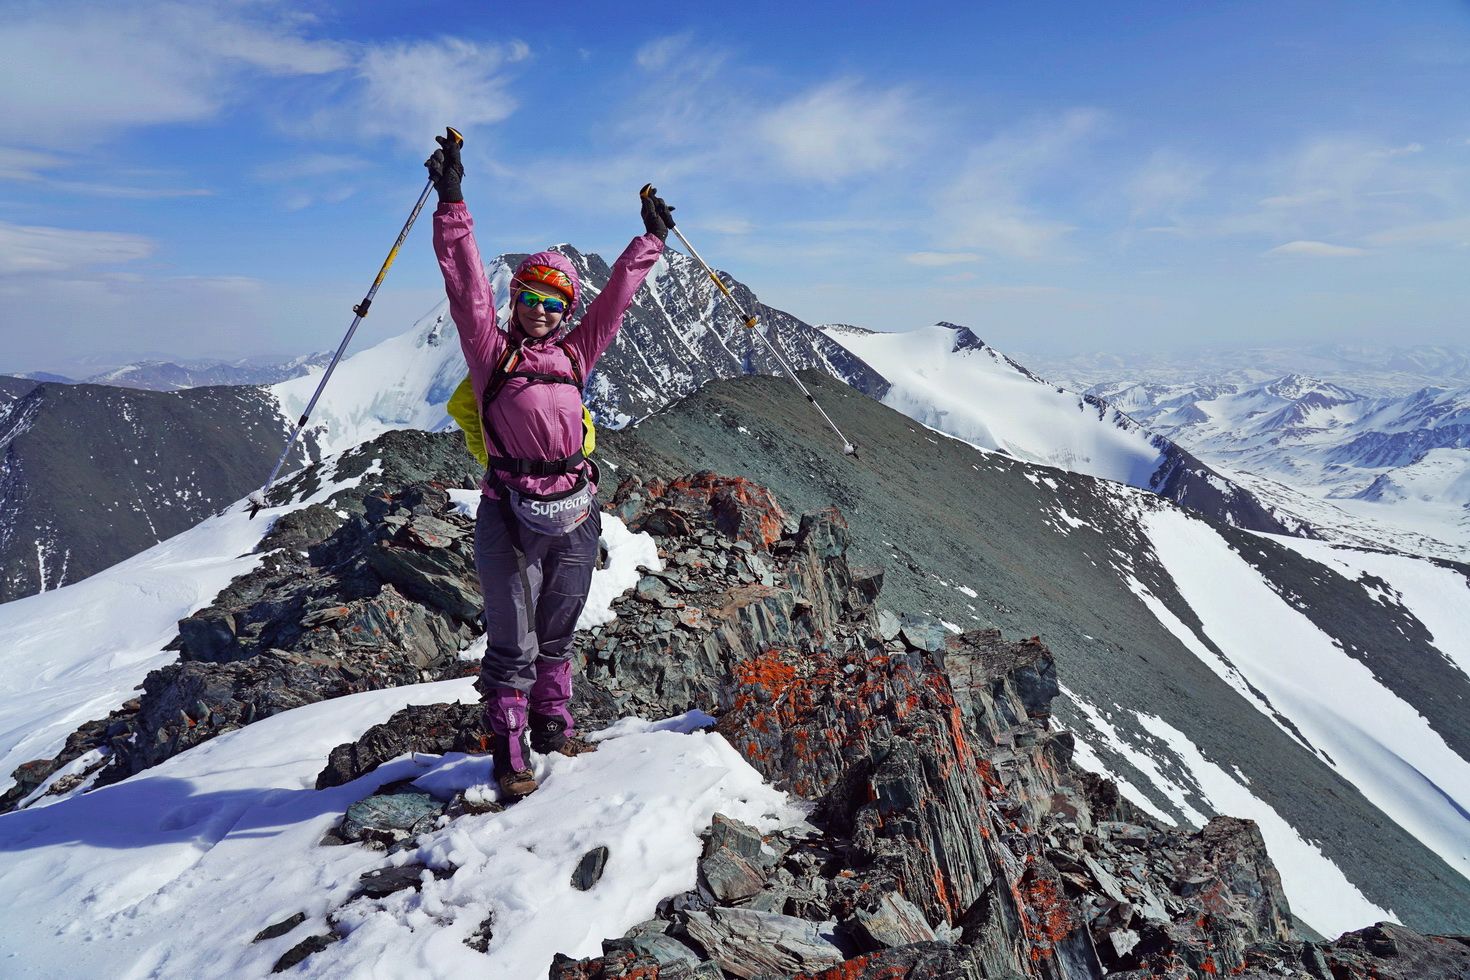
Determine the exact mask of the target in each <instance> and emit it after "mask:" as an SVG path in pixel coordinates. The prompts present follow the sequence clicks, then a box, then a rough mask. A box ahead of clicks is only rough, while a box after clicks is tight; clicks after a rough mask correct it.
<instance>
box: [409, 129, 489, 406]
mask: <svg viewBox="0 0 1470 980" xmlns="http://www.w3.org/2000/svg"><path fill="white" fill-rule="evenodd" d="M435 139H436V140H438V141H439V149H437V150H435V151H434V155H433V156H431V157H429V159H428V160H426V161H424V166H425V167H427V168H428V169H429V178H430V179H431V180H433V182H434V187H435V189H436V190H438V192H439V208H438V210H436V211H435V212H434V255H435V256H436V257H437V258H438V259H439V270H440V271H441V272H443V273H444V291H445V293H447V294H448V296H449V315H450V316H451V317H453V318H454V325H455V327H457V328H458V332H459V344H460V347H462V348H463V349H464V359H465V361H466V362H467V363H468V364H469V365H470V367H472V368H474V369H475V371H476V373H478V374H479V375H480V376H481V377H482V378H484V377H486V376H488V375H489V373H490V372H491V371H492V370H494V368H495V363H496V361H498V360H499V358H500V355H501V353H502V351H504V349H505V334H503V333H501V332H500V328H499V326H497V325H496V322H495V293H494V291H493V290H491V288H490V280H489V279H487V278H486V277H485V266H484V264H483V263H482V262H481V261H480V247H479V246H478V245H476V244H475V219H474V218H471V217H470V212H469V209H468V208H466V207H465V203H464V194H463V193H462V192H461V191H460V181H461V180H462V179H463V177H464V165H463V164H462V163H460V159H459V140H458V134H456V133H455V132H454V130H452V129H451V130H449V131H448V134H447V135H446V136H436V137H435Z"/></svg>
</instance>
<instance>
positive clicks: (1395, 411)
mask: <svg viewBox="0 0 1470 980" xmlns="http://www.w3.org/2000/svg"><path fill="white" fill-rule="evenodd" d="M1088 395H1089V396H1093V397H1097V398H1100V399H1102V400H1104V401H1106V402H1107V403H1108V404H1110V405H1113V406H1115V407H1117V408H1119V409H1120V410H1122V411H1125V412H1127V413H1128V414H1129V415H1130V416H1132V417H1133V418H1136V419H1138V420H1139V421H1141V422H1143V423H1144V424H1145V425H1147V426H1149V427H1150V428H1151V429H1154V430H1155V431H1157V432H1160V433H1162V434H1164V435H1166V436H1168V437H1169V438H1170V439H1171V440H1174V441H1175V442H1177V443H1178V444H1180V445H1182V446H1185V447H1188V449H1189V451H1190V452H1193V453H1195V454H1197V455H1198V456H1200V457H1202V458H1204V459H1206V460H1209V461H1210V462H1212V463H1214V464H1216V465H1219V466H1221V467H1223V468H1224V469H1225V470H1226V471H1227V472H1230V473H1232V474H1235V475H1237V477H1241V478H1243V474H1254V475H1255V476H1256V477H1259V478H1263V479H1267V480H1272V481H1276V482H1279V483H1282V484H1286V485H1288V486H1291V487H1295V488H1297V489H1299V490H1301V491H1304V492H1306V493H1308V494H1313V495H1316V496H1318V497H1320V498H1322V499H1323V500H1326V501H1330V502H1331V503H1332V504H1334V505H1336V506H1338V507H1340V508H1345V509H1347V510H1348V511H1350V512H1351V513H1353V514H1355V515H1357V516H1358V517H1360V518H1364V519H1372V520H1376V521H1381V522H1387V523H1388V524H1390V525H1395V524H1402V526H1404V527H1405V528H1407V529H1409V530H1411V531H1413V532H1414V533H1417V534H1422V535H1428V536H1430V537H1437V538H1439V539H1440V540H1441V541H1442V542H1444V545H1445V546H1446V548H1445V549H1444V550H1438V551H1435V550H1429V551H1426V553H1439V554H1443V555H1445V556H1446V557H1455V558H1463V557H1465V556H1466V555H1470V476H1467V474H1470V386H1465V387H1460V388H1437V387H1436V388H1421V389H1418V390H1416V391H1413V392H1409V393H1406V394H1401V395H1393V396H1381V395H1380V396H1375V395H1367V394H1363V393H1361V392H1358V391H1354V390H1352V389H1350V388H1348V387H1345V386H1343V385H1339V384H1334V383H1331V382H1327V381H1323V380H1321V379H1318V378H1314V377H1310V376H1308V375H1304V374H1301V373H1291V374H1287V375H1285V376H1283V377H1279V378H1274V379H1271V380H1269V381H1266V382H1264V383H1257V384H1251V385H1240V384H1234V383H1225V382H1202V383H1192V382H1182V383H1176V384H1163V383H1159V382H1133V381H1115V382H1108V383H1103V384H1098V385H1094V386H1092V387H1091V388H1089V389H1088ZM1364 504H1366V506H1364ZM1308 519H1309V520H1314V521H1316V522H1317V523H1322V522H1323V521H1322V518H1321V517H1320V515H1318V514H1313V515H1309V516H1308ZM1326 523H1335V522H1334V521H1331V520H1329V521H1327V522H1326Z"/></svg>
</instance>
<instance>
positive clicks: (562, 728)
mask: <svg viewBox="0 0 1470 980" xmlns="http://www.w3.org/2000/svg"><path fill="white" fill-rule="evenodd" d="M529 729H530V732H531V751H532V752H540V753H541V754H542V755H546V754H548V753H551V752H560V751H561V750H562V748H563V746H565V745H566V744H567V723H566V720H565V719H564V718H562V717H561V716H560V715H542V714H537V713H536V712H534V711H533V712H531V717H530V725H529Z"/></svg>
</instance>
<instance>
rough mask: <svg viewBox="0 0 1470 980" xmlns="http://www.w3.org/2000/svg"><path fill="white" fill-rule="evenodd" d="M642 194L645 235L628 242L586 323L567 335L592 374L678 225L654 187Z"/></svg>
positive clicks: (589, 305) (583, 317)
mask: <svg viewBox="0 0 1470 980" xmlns="http://www.w3.org/2000/svg"><path fill="white" fill-rule="evenodd" d="M644 191H645V193H642V194H640V195H639V197H640V206H641V207H642V209H643V227H644V228H646V229H647V231H645V232H644V233H643V234H642V235H639V236H638V237H637V238H635V239H633V240H632V241H631V242H629V243H628V247H627V248H625V249H623V254H622V255H620V256H618V260H617V261H616V262H614V263H613V267H612V275H610V276H609V277H608V280H607V286H606V288H604V289H603V291H602V292H600V293H598V294H597V298H596V299H594V300H593V301H592V302H591V303H590V304H588V306H587V312H586V313H585V314H583V316H582V322H581V323H579V324H578V325H577V329H575V330H573V331H572V332H571V334H570V335H569V336H568V337H567V344H568V346H570V347H571V348H572V350H573V351H575V352H576V354H577V357H578V359H580V360H581V362H582V369H583V370H584V371H586V372H587V373H588V374H591V373H592V368H593V366H594V365H595V364H596V363H597V359H598V358H599V357H601V356H602V352H603V351H605V350H607V349H608V347H610V346H611V345H612V342H613V339H614V338H616V337H617V335H618V329H619V328H621V327H622V325H623V314H625V313H627V312H628V307H629V306H632V305H633V294H634V293H636V292H638V287H639V286H641V285H643V280H644V279H647V278H648V270H649V269H652V268H653V263H654V262H656V261H658V257H659V255H661V254H662V253H663V250H664V239H666V238H668V237H669V229H670V228H672V227H674V218H673V215H672V213H671V212H672V211H673V210H674V209H673V208H671V207H669V206H668V205H666V204H665V203H664V202H663V199H662V198H660V197H659V196H658V191H657V190H656V189H655V188H653V187H652V186H649V187H645V188H644Z"/></svg>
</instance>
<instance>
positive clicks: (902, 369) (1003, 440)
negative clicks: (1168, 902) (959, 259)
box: [825, 322, 1312, 534]
mask: <svg viewBox="0 0 1470 980" xmlns="http://www.w3.org/2000/svg"><path fill="white" fill-rule="evenodd" d="M825 329H826V332H827V335H828V336H829V337H831V338H832V339H834V340H836V341H838V342H839V343H841V344H843V345H844V346H845V347H847V348H848V349H849V350H851V351H852V352H853V353H854V354H855V355H857V356H858V357H861V358H862V359H863V360H864V361H866V362H867V363H868V364H871V365H872V366H873V367H874V368H875V369H877V371H878V372H879V373H880V374H881V375H883V377H884V378H885V379H886V380H887V381H888V383H889V388H888V390H887V391H886V392H885V393H884V394H882V395H881V396H877V397H879V400H880V401H882V402H883V403H884V404H886V405H888V406H889V407H891V408H896V409H898V410H899V411H900V412H903V413H904V414H905V415H908V416H909V417H910V418H913V419H915V420H916V421H918V422H922V423H923V424H924V425H927V426H929V427H930V428H933V429H937V430H939V431H941V432H945V433H947V434H949V435H952V436H954V437H955V438H958V439H962V440H964V441H965V442H968V443H970V444H971V445H973V446H977V447H979V448H981V449H988V450H992V451H997V452H1003V453H1006V454H1007V455H1010V456H1014V457H1016V458H1017V459H1022V460H1027V461H1029V462H1034V463H1042V464H1044V465H1047V466H1057V467H1060V468H1062V469H1066V470H1070V471H1072V472H1075V473H1085V474H1087V475H1089V476H1096V477H1101V478H1103V479H1107V480H1114V481H1116V482H1119V483H1126V484H1128V485H1129V486H1134V487H1139V488H1140V489H1144V490H1151V491H1153V492H1154V493H1157V494H1159V495H1160V496H1163V497H1167V498H1169V499H1170V500H1174V501H1177V502H1179V503H1182V504H1184V505H1185V506H1187V507H1191V508H1193V509H1195V510H1198V511H1200V512H1201V513H1205V514H1209V515H1210V516H1212V517H1215V518H1218V519H1220V520H1223V521H1226V522H1228V523H1230V524H1233V525H1235V526H1237V527H1244V528H1249V529H1252V530H1257V531H1270V532H1275V533H1289V532H1291V531H1295V532H1296V533H1307V534H1311V533H1312V531H1311V529H1310V528H1309V527H1306V526H1305V525H1303V524H1301V523H1298V524H1295V525H1287V524H1284V523H1283V522H1282V521H1280V520H1279V519H1278V518H1277V517H1275V516H1274V515H1273V514H1271V513H1270V511H1269V510H1268V509H1267V508H1266V507H1264V506H1263V505H1262V504H1261V503H1260V502H1259V501H1257V500H1256V499H1255V498H1254V497H1253V496H1252V495H1251V494H1250V493H1249V492H1248V491H1246V490H1244V489H1242V488H1241V487H1239V486H1237V485H1236V484H1235V483H1234V482H1233V481H1232V480H1230V479H1229V478H1228V477H1227V476H1226V475H1224V474H1222V473H1220V472H1218V471H1216V470H1214V469H1212V468H1210V467H1209V466H1208V465H1206V464H1205V463H1203V462H1202V461H1200V460H1199V459H1198V458H1196V457H1195V456H1193V455H1191V454H1190V453H1189V452H1188V451H1186V450H1184V449H1183V448H1181V447H1180V446H1179V445H1177V444H1175V443H1174V442H1172V441H1171V440H1169V439H1167V438H1164V437H1163V436H1161V435H1159V434H1158V433H1156V432H1151V431H1149V430H1148V429H1146V428H1145V427H1144V426H1142V425H1140V424H1139V423H1138V422H1136V421H1135V420H1134V419H1132V418H1130V417H1129V416H1128V415H1127V414H1125V413H1123V412H1120V411H1118V410H1117V409H1116V408H1115V407H1113V406H1111V405H1110V404H1109V403H1108V402H1106V401H1104V400H1103V399H1100V398H1097V397H1094V396H1092V395H1090V394H1083V395H1079V394H1076V393H1075V392H1070V391H1067V390H1065V389H1063V388H1060V387H1058V386H1056V385H1054V384H1051V383H1050V382H1048V381H1046V380H1043V379H1042V378H1040V377H1038V376H1037V375H1036V374H1034V373H1033V372H1032V371H1031V370H1029V369H1028V368H1026V367H1024V366H1022V365H1021V364H1020V363H1018V362H1017V361H1016V360H1014V359H1013V358H1011V357H1008V356H1007V355H1005V354H1004V353H1002V352H1000V351H998V350H996V349H995V348H993V347H991V346H990V345H988V344H986V343H985V342H984V341H983V340H981V339H980V338H979V337H977V336H976V335H975V333H974V332H973V331H972V330H970V329H969V328H967V327H963V326H961V325H959V324H956V323H949V322H940V323H937V324H935V325H934V326H932V327H924V328H921V329H918V330H911V331H907V332H904V333H880V332H877V331H873V330H866V329H862V328H855V327H851V326H846V325H834V326H829V327H827V328H825Z"/></svg>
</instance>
